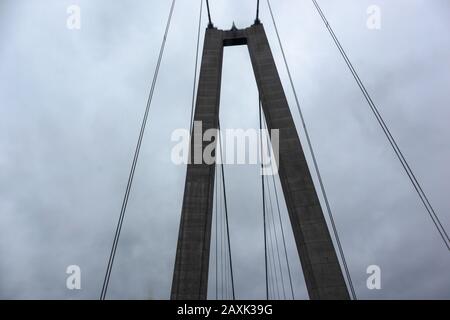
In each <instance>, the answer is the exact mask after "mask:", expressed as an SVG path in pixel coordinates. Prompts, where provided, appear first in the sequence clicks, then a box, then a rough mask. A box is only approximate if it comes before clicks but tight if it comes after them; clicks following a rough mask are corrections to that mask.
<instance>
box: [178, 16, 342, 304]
mask: <svg viewBox="0 0 450 320" xmlns="http://www.w3.org/2000/svg"><path fill="white" fill-rule="evenodd" d="M235 45H247V46H248V50H249V53H250V58H251V62H252V65H253V71H254V73H255V78H256V82H257V86H258V89H259V93H260V97H261V102H262V107H263V111H264V115H265V118H266V121H267V127H268V129H269V130H272V129H279V134H280V140H279V163H278V168H279V176H280V181H281V186H282V188H283V193H284V198H285V200H286V205H287V208H288V212H289V217H290V221H291V225H292V230H293V233H294V237H295V242H296V245H297V250H298V254H299V256H300V261H301V264H302V269H303V273H304V277H305V281H306V286H307V289H308V293H309V297H310V298H311V299H349V294H348V291H347V287H346V284H345V280H344V277H343V275H342V271H341V268H340V265H339V260H338V258H337V255H336V252H335V249H334V246H333V242H332V240H331V236H330V233H329V231H328V228H327V224H326V221H325V218H324V215H323V212H322V208H321V206H320V202H319V198H318V196H317V193H316V190H315V188H314V184H313V180H312V178H311V173H310V171H309V168H308V164H307V162H306V159H305V155H304V153H303V149H302V146H301V144H300V139H299V137H298V134H297V130H296V128H295V124H294V121H293V119H292V115H291V112H290V109H289V106H288V102H287V99H286V96H285V93H284V90H283V86H282V84H281V81H280V77H279V75H278V71H277V68H276V65H275V61H274V59H273V55H272V52H271V50H270V46H269V42H268V40H267V36H266V33H265V31H264V27H263V25H262V24H260V23H256V24H254V25H253V26H251V27H249V28H247V29H240V30H238V29H236V28H233V29H232V30H229V31H223V30H218V29H216V28H213V27H211V26H210V27H209V28H208V29H207V30H206V34H205V41H204V47H203V58H202V63H201V70H200V79H199V85H198V93H197V102H196V108H195V114H194V121H201V122H202V130H203V132H202V134H203V133H204V132H205V131H206V130H208V129H217V127H218V120H219V119H218V116H219V101H220V87H221V77H222V60H223V51H224V50H223V49H224V47H225V46H235ZM197 138H199V139H195V137H194V139H192V144H191V150H194V149H193V148H194V147H195V145H194V143H195V141H202V139H201V137H197ZM199 143H200V142H199ZM207 144H208V143H206V142H203V143H202V146H199V145H198V146H196V147H197V148H202V149H204V148H205V147H206V146H207ZM214 176H215V165H214V164H213V165H208V164H206V163H202V164H189V165H188V168H187V176H186V184H185V190H184V198H183V208H182V212H181V223H180V230H179V236H178V246H177V254H176V261H175V269H174V275H173V283H172V292H171V298H172V299H206V297H207V286H208V268H209V253H210V240H211V223H212V211H213V194H214V192H213V189H214Z"/></svg>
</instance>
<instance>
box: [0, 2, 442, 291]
mask: <svg viewBox="0 0 450 320" xmlns="http://www.w3.org/2000/svg"><path fill="white" fill-rule="evenodd" d="M170 2H171V1H169V0H158V1H156V0H152V1H148V0H134V1H107V0H84V1H83V0H78V1H77V0H71V1H66V0H41V1H31V0H28V1H26V0H20V1H18V0H3V1H1V2H0V38H1V39H2V45H1V46H0V298H12V299H18V298H26V299H29V298H45V299H48V298H62V299H82V298H88V299H97V298H98V297H99V295H100V291H101V286H102V281H103V277H104V273H105V269H106V264H107V258H108V255H109V251H110V246H111V243H112V239H113V232H114V230H115V225H116V223H117V219H118V215H119V211H120V206H121V202H122V197H123V192H124V189H125V186H126V181H127V178H128V172H129V167H130V164H131V160H132V155H133V152H134V147H135V144H136V139H137V136H138V133H139V126H140V122H141V119H142V115H143V112H144V108H145V103H146V99H147V95H148V92H149V87H150V83H151V79H152V76H153V71H154V68H155V65H156V61H157V57H158V50H159V47H160V44H161V40H162V36H163V31H164V27H165V22H166V19H167V16H168V12H169V8H170ZM255 2H256V1H253V0H249V1H237V0H233V1H230V0H211V11H212V12H211V14H212V17H213V20H214V23H215V25H216V26H218V27H219V28H221V29H229V28H230V27H231V25H232V23H233V21H234V22H235V23H236V25H237V27H247V26H249V25H251V24H252V22H253V19H254V15H255ZM71 4H76V5H79V6H80V8H81V29H80V30H69V29H68V28H67V27H66V20H67V17H68V14H67V13H66V9H67V7H68V6H69V5H71ZM320 4H321V5H322V7H323V10H324V12H325V14H327V16H328V19H329V21H330V23H331V24H332V25H333V26H334V28H335V32H336V33H337V35H338V37H339V38H340V39H341V42H342V44H343V46H344V47H345V48H346V49H347V51H348V54H349V56H350V58H351V59H352V61H353V63H354V66H355V67H356V68H357V69H358V70H359V72H360V76H361V78H362V79H363V81H364V82H365V83H366V85H367V88H368V90H369V91H370V92H371V93H372V95H373V99H374V100H375V102H376V103H377V104H378V106H379V109H380V111H381V113H382V114H383V115H384V117H385V120H386V122H387V123H388V125H389V126H390V128H391V131H392V133H393V134H394V135H395V137H397V139H398V143H399V145H400V146H401V148H402V150H403V152H404V154H405V156H406V157H407V158H408V159H409V161H410V164H411V166H412V168H413V170H414V171H415V173H416V175H417V177H418V178H419V180H420V181H421V182H422V185H423V187H424V189H425V190H426V192H427V194H428V196H429V198H430V200H431V201H432V203H433V205H434V207H435V209H436V211H437V212H438V214H439V215H440V217H441V220H442V222H443V224H444V225H445V226H446V228H447V230H450V213H449V211H450V201H449V196H448V190H450V170H449V169H448V163H449V159H450V126H449V125H448V123H449V119H450V108H449V102H450V97H449V94H448V92H449V90H448V87H449V83H450V72H449V71H450V60H449V56H450V38H449V37H448V30H449V29H450V2H449V1H448V0H390V1H387V0H384V1H382V0H339V1H331V0H321V1H320ZM373 4H375V5H378V6H379V7H380V8H381V14H382V15H381V18H382V20H381V29H380V30H370V29H368V28H367V26H366V20H367V18H368V15H367V13H366V10H367V8H368V7H369V6H370V5H373ZM272 6H273V9H274V11H275V14H276V16H277V19H278V27H279V31H280V35H281V37H282V39H283V42H284V46H285V51H286V55H287V58H288V61H289V63H290V66H291V71H292V74H293V78H294V83H295V86H296V89H297V91H298V93H299V95H300V100H301V103H302V106H303V109H304V113H305V118H306V121H307V124H308V127H309V129H310V135H311V139H312V143H313V145H314V147H315V150H316V153H317V157H318V162H319V166H320V168H321V170H322V174H323V179H324V183H325V187H326V189H327V192H328V196H329V200H330V203H331V206H332V208H333V211H334V215H335V220H336V224H337V227H338V230H339V233H340V236H341V241H342V245H343V247H344V251H345V253H346V257H347V263H348V265H349V268H350V272H351V275H352V278H353V281H354V284H355V288H356V292H357V295H358V297H359V298H361V299H364V298H366V299H376V298H387V299H393V298H426V299H430V298H447V299H448V298H450V272H449V270H450V254H449V252H448V251H447V250H446V249H445V247H444V246H443V243H442V241H441V240H440V238H439V236H438V234H437V232H436V230H435V229H434V226H433V224H432V222H431V219H430V218H429V217H428V215H427V214H426V211H425V210H424V208H423V206H422V205H421V203H420V202H419V199H418V197H417V195H416V194H415V193H414V190H413V188H412V186H411V184H410V183H409V180H408V179H407V177H406V175H405V173H404V172H403V171H402V168H401V165H400V163H399V162H398V160H397V159H396V158H395V156H394V153H393V151H392V149H390V147H389V146H388V143H387V141H386V138H385V137H384V136H383V134H382V131H381V129H380V128H379V126H378V124H377V123H376V121H375V119H374V116H373V115H372V114H371V112H370V110H369V108H368V106H367V105H366V103H365V101H364V99H363V96H362V95H361V93H360V92H359V91H358V87H357V86H356V84H355V82H354V81H353V79H352V77H351V74H350V73H349V72H348V70H347V69H346V66H345V64H344V62H343V60H342V58H341V57H340V56H339V54H338V51H337V49H336V48H335V47H334V44H333V42H332V39H331V38H330V36H329V34H328V33H327V32H326V29H325V27H324V25H323V23H322V21H321V20H320V17H319V16H318V14H317V13H316V12H315V10H314V7H313V5H312V2H311V1H310V0H301V1H298V0H297V1H288V0H283V1H281V0H272ZM198 12H199V1H192V0H189V1H188V0H178V1H177V4H176V7H175V12H174V17H173V24H172V26H171V28H170V33H169V37H168V40H167V47H166V52H165V56H164V59H163V62H162V66H161V70H160V76H159V79H158V84H157V88H156V92H155V96H154V99H153V103H152V107H151V112H150V118H149V122H148V127H147V131H146V134H145V137H144V143H143V147H142V152H141V157H140V160H139V164H138V167H137V171H136V177H135V181H134V185H133V189H132V194H131V198H130V202H129V206H128V211H127V215H126V218H125V223H124V226H123V232H122V237H121V240H120V244H119V248H118V252H117V256H116V262H115V265H114V268H113V271H112V275H111V283H110V288H109V292H108V297H110V298H120V299H130V298H137V299H148V298H151V299H156V298H161V299H166V298H168V297H169V294H170V286H171V281H172V272H173V264H174V259H175V249H176V241H177V236H178V226H179V220H180V213H181V204H182V196H183V189H184V179H185V172H186V167H185V166H176V165H174V164H173V163H172V162H171V158H170V152H171V148H172V147H173V145H174V143H173V142H171V140H170V137H171V133H172V132H173V131H174V130H175V129H178V128H186V127H188V125H189V114H190V103H191V94H192V84H193V73H194V61H195V44H196V31H197V23H198V20H197V19H198ZM204 14H205V12H204ZM203 18H204V20H203V21H204V23H203V27H202V28H205V27H206V21H205V19H206V16H205V15H204V16H203ZM261 20H262V22H263V24H264V25H265V28H266V32H267V34H268V37H269V41H270V43H271V46H272V50H273V53H274V56H275V59H276V63H277V66H278V68H279V72H280V76H281V78H282V81H283V85H284V89H285V91H286V95H287V97H288V100H289V103H290V107H291V110H292V113H293V115H294V117H295V121H296V123H297V129H298V131H299V135H300V137H301V140H302V142H303V143H304V142H305V140H304V134H303V131H302V130H301V127H300V122H299V117H298V113H297V111H296V107H295V104H294V102H295V101H294V99H293V94H292V90H291V88H290V87H289V85H288V84H289V82H288V78H287V72H286V69H285V67H284V64H283V61H282V57H281V54H280V50H279V46H278V43H277V42H276V38H275V34H274V30H273V26H272V24H271V21H270V17H269V14H268V10H267V6H266V3H265V1H262V4H261ZM202 39H203V34H202ZM257 98H258V95H257V90H256V84H255V80H254V75H253V71H252V69H251V65H250V59H249V56H248V51H247V49H246V48H245V47H233V48H226V49H225V56H224V69H223V82H222V97H221V124H222V127H223V128H243V129H247V128H257V127H258V113H257V103H258V102H257ZM307 157H308V160H309V159H310V156H309V153H308V154H307ZM225 172H226V178H227V180H226V182H227V188H228V204H229V215H230V229H231V231H230V232H231V246H232V253H233V262H234V265H233V267H234V275H235V282H236V295H237V297H238V298H264V295H265V292H264V286H265V284H264V269H263V267H264V252H263V245H262V241H261V239H262V214H261V186H260V177H259V168H258V167H257V166H226V168H225ZM282 215H283V219H284V222H285V230H286V233H287V241H288V253H289V258H290V262H291V269H292V273H293V280H294V290H295V295H296V298H298V299H306V298H307V293H306V289H305V285H304V280H303V276H302V271H301V267H300V262H299V258H298V255H297V253H296V249H295V245H294V243H293V236H292V230H291V228H290V225H289V220H288V218H287V213H286V209H285V207H284V205H283V206H282ZM213 239H214V235H213ZM213 256H214V246H212V254H211V257H213ZM69 265H79V266H80V267H81V270H82V282H81V285H82V289H81V290H68V289H67V288H66V277H67V276H68V275H67V274H66V268H67V266H69ZM369 265H378V266H380V268H381V279H382V280H381V281H382V289H381V290H368V289H367V287H366V279H367V277H368V275H367V274H366V268H367V267H368V266H369ZM212 266H213V265H212ZM213 269H214V267H212V268H211V277H210V279H211V281H210V286H209V289H210V297H211V298H213V297H214V292H215V280H214V275H215V274H214V273H213Z"/></svg>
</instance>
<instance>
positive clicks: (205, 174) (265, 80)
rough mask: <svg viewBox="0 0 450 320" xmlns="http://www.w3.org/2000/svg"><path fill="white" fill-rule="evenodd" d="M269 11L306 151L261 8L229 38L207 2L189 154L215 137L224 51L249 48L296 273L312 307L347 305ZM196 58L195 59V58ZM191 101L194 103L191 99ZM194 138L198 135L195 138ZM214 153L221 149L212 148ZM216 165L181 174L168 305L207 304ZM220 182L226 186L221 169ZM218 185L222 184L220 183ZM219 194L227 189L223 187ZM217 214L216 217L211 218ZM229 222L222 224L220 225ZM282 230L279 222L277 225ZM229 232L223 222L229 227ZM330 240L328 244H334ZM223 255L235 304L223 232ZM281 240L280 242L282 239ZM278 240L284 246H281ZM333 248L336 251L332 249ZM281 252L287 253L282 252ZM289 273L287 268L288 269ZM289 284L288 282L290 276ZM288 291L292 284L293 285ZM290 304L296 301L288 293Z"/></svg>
mask: <svg viewBox="0 0 450 320" xmlns="http://www.w3.org/2000/svg"><path fill="white" fill-rule="evenodd" d="M266 1H267V5H268V8H269V11H270V15H271V18H272V22H273V24H274V28H275V31H276V34H277V38H278V42H279V45H280V48H281V51H282V55H283V59H284V62H285V65H286V68H287V71H288V75H289V79H290V85H291V86H292V89H293V91H294V96H295V100H296V104H297V108H298V111H299V113H300V117H301V120H302V124H303V129H304V132H305V138H306V141H307V146H302V144H301V141H300V139H299V135H298V130H297V128H296V126H295V123H294V120H293V117H292V113H291V109H290V107H289V104H288V101H287V99H286V95H285V91H284V88H283V85H282V83H281V79H280V76H279V73H278V70H277V67H276V64H275V61H274V57H273V54H272V50H271V47H270V45H269V41H268V38H267V36H266V32H265V29H264V25H263V24H262V23H261V21H260V19H259V0H257V10H256V19H255V21H254V24H253V25H251V26H249V27H248V28H245V29H238V28H236V27H235V26H234V24H233V27H232V28H231V29H230V30H220V29H218V28H216V27H215V26H214V24H213V23H212V19H211V12H210V6H209V1H208V0H206V5H207V13H208V20H209V21H208V26H207V28H206V29H205V34H204V44H203V53H202V58H201V64H200V74H199V79H198V86H197V91H195V87H196V86H195V82H196V81H197V79H196V78H197V62H196V73H195V76H194V92H193V103H192V115H191V136H192V137H193V139H191V144H190V149H191V151H192V150H195V149H197V150H200V151H201V154H203V153H204V151H205V149H206V148H207V146H209V145H210V143H208V142H206V141H204V140H203V139H202V138H201V137H203V135H204V133H205V132H206V131H209V130H216V131H217V130H219V129H220V121H219V109H220V91H221V79H222V68H223V55H224V48H225V47H228V46H247V48H248V52H249V55H250V60H251V64H252V67H253V72H254V76H255V80H256V84H257V88H258V92H259V100H260V125H261V128H262V116H261V112H263V114H264V119H265V125H266V127H267V129H268V130H269V132H271V130H274V129H276V130H278V132H279V146H278V150H279V156H278V157H277V158H278V162H277V167H278V176H279V180H280V184H281V187H282V191H283V195H284V199H285V202H286V207H287V211H288V215H289V220H290V223H291V227H292V232H293V235H294V239H295V244H296V248H297V252H298V255H299V258H300V262H301V267H302V270H303V275H304V279H305V283H306V287H307V291H308V295H309V297H310V299H315V300H324V299H334V300H348V299H356V293H355V290H354V288H353V283H352V279H351V276H350V273H349V269H348V267H347V263H346V259H345V256H344V251H343V249H342V246H341V243H340V240H339V235H338V232H337V228H336V226H335V224H334V218H333V215H332V212H331V208H330V205H329V202H328V200H327V196H326V192H325V188H324V185H323V182H322V178H321V175H320V171H319V167H318V165H317V160H316V157H315V154H314V150H313V148H312V144H311V141H310V138H309V134H308V131H307V128H306V126H305V120H304V117H303V115H302V112H301V108H300V105H299V102H298V97H297V94H296V91H295V86H294V83H293V81H292V76H291V73H290V70H289V66H288V63H287V59H286V56H285V54H284V50H283V46H282V42H281V39H280V35H279V33H278V29H277V25H276V21H275V17H274V14H273V11H272V8H271V5H270V0H266ZM175 2H176V1H175V0H172V5H171V8H170V13H169V17H168V20H167V25H166V29H165V33H164V37H163V41H162V45H161V49H160V54H159V58H158V63H157V67H156V70H155V73H154V77H153V82H152V87H151V90H150V94H149V99H148V102H147V106H146V110H145V113H144V118H143V121H142V125H141V130H140V134H139V138H138V143H137V146H136V150H135V155H134V158H133V163H132V166H131V170H130V176H129V180H128V184H127V188H126V191H125V195H124V200H123V204H122V209H121V212H120V216H119V221H118V224H117V228H116V232H115V236H114V241H113V245H112V248H111V253H110V257H109V261H108V266H107V271H106V274H105V279H104V283H103V287H102V292H101V296H100V298H101V299H105V298H106V293H107V289H108V284H109V279H110V276H111V270H112V266H113V263H114V257H115V254H116V250H117V245H118V242H119V238H120V232H121V229H122V224H123V220H124V216H125V212H126V208H127V204H128V198H129V194H130V190H131V185H132V182H133V177H134V172H135V168H136V163H137V160H138V157H139V152H140V147H141V144H142V139H143V135H144V132H145V127H146V123H147V119H148V114H149V109H150V105H151V101H152V97H153V93H154V90H155V85H156V82H157V78H158V72H159V67H160V65H161V61H162V57H163V53H164V48H165V44H166V40H167V36H168V31H169V27H170V23H171V20H172V15H173V10H174V6H175ZM203 2H204V1H203V0H200V3H201V5H200V15H199V29H198V40H197V51H198V48H199V41H200V31H201V25H202V23H201V21H202V20H201V17H202V10H203V9H202V8H203ZM312 2H313V4H314V6H315V8H316V9H317V12H318V13H319V15H320V17H321V18H322V20H323V22H324V24H325V26H326V28H327V30H328V31H329V33H330V35H331V37H332V39H333V41H334V43H335V44H336V46H337V48H338V49H339V52H340V54H341V55H342V57H343V59H344V61H345V62H346V64H347V66H348V68H349V70H350V72H351V73H352V75H353V77H354V79H355V81H356V83H357V85H358V87H359V88H360V90H361V92H362V94H363V96H364V98H365V100H366V101H367V103H368V105H369V107H370V109H371V111H372V112H373V113H374V115H375V117H376V120H377V121H378V123H379V125H380V127H381V128H382V130H383V132H384V134H385V135H386V138H387V140H388V142H389V143H390V145H391V146H392V149H393V151H394V153H395V154H396V156H397V157H398V159H399V161H400V162H401V164H402V166H403V169H404V170H405V173H406V174H407V176H408V178H409V180H410V181H411V183H412V185H413V187H414V189H415V190H416V192H417V195H418V196H419V198H420V200H421V202H422V203H423V205H424V207H425V209H426V212H427V213H428V214H429V216H430V218H431V220H432V222H433V224H434V225H435V227H436V230H437V231H438V233H439V235H440V236H441V238H442V240H443V242H444V245H445V246H446V248H447V249H448V250H449V251H450V238H449V236H448V233H447V231H446V230H445V228H444V227H443V225H442V223H441V222H440V219H439V217H438V216H437V214H436V213H435V211H434V209H433V207H432V205H431V203H430V201H429V200H428V197H427V195H426V194H425V192H424V191H423V188H422V187H421V184H420V183H419V181H418V180H417V178H416V176H415V175H414V173H413V171H412V169H411V167H410V165H409V163H408V161H407V160H406V158H405V157H404V155H403V153H402V152H401V150H400V148H399V147H398V144H397V142H396V140H395V139H394V137H393V136H392V134H391V132H390V130H389V128H388V127H387V125H386V123H385V122H384V120H383V118H382V116H381V114H380V112H379V111H378V108H377V106H376V105H375V104H374V102H373V100H372V98H371V96H370V94H369V92H368V91H367V89H366V88H365V86H364V84H363V82H362V81H361V79H360V77H359V75H358V73H357V71H356V70H355V68H354V67H353V65H352V63H351V61H350V59H349V58H348V56H347V53H346V51H345V50H344V48H343V47H342V45H341V44H340V42H339V40H338V38H337V36H336V34H335V33H334V30H333V29H332V27H331V25H330V23H329V22H328V20H327V19H326V17H325V15H324V13H323V11H322V9H321V8H320V6H319V4H318V2H317V0H312ZM197 56H198V52H197ZM195 94H196V97H195ZM196 122H201V124H202V126H201V128H202V129H201V130H200V131H199V132H196V131H195V130H194V128H193V123H196ZM195 135H199V136H200V135H201V137H197V138H196V136H195ZM214 144H215V146H217V145H218V144H219V143H218V141H214ZM304 147H307V148H308V149H309V151H310V153H311V156H312V159H313V163H312V167H310V165H309V164H308V163H307V161H306V156H305V153H304ZM217 170H218V165H217V164H216V163H207V162H206V161H205V160H204V159H202V161H201V162H199V163H197V162H194V163H190V164H188V166H187V173H186V179H185V187H184V197H183V203H182V210H181V221H180V227H179V234H178V243H177V250H176V258H175V265H174V272H173V279H172V288H171V295H170V297H171V299H174V300H203V299H207V293H208V275H209V263H210V248H211V228H212V220H213V211H214V210H213V205H214V198H215V195H216V196H217V190H216V194H215V190H214V187H215V185H217V183H218V182H217V181H216V178H217ZM312 172H313V173H315V174H316V175H317V178H318V181H319V183H318V187H317V186H315V184H314V181H313V178H312V176H313V175H312ZM222 179H224V174H223V166H222ZM222 182H223V183H224V180H222ZM262 189H263V211H264V212H263V216H264V242H265V274H266V279H265V282H266V283H265V284H266V297H267V299H269V280H268V260H267V244H266V242H267V235H266V228H267V227H266V222H265V221H266V220H265V219H266V216H265V215H266V213H265V204H264V201H265V200H264V199H265V198H264V194H265V193H264V192H265V191H264V190H265V189H264V178H262ZM223 191H224V193H225V185H223ZM318 191H320V193H322V196H323V197H324V200H325V204H326V206H325V208H322V205H321V201H320V200H319V196H318ZM226 207H227V204H226V197H225V212H226V215H227V214H228V213H227V208H226ZM324 212H326V213H328V217H329V220H330V226H329V225H328V224H327V220H326V218H325V215H324ZM216 213H217V212H216ZM226 219H228V218H226ZM280 222H281V219H280ZM227 228H228V220H227ZM332 235H333V236H334V241H333V237H332ZM227 236H228V247H229V251H228V253H229V255H230V257H229V260H228V262H229V267H230V271H231V285H232V298H233V299H235V298H236V296H235V292H234V283H233V266H232V260H231V246H230V239H229V230H227ZM283 237H284V235H283ZM283 240H284V239H283ZM335 244H336V246H337V247H335ZM285 249H286V247H285ZM288 267H289V266H288ZM289 276H290V275H289ZM291 289H292V283H291ZM292 297H293V298H294V294H293V291H292Z"/></svg>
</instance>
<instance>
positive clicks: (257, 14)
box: [255, 0, 261, 24]
mask: <svg viewBox="0 0 450 320" xmlns="http://www.w3.org/2000/svg"><path fill="white" fill-rule="evenodd" d="M260 23H261V21H260V20H259V0H256V19H255V24H260Z"/></svg>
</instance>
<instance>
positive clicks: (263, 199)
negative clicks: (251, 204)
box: [258, 96, 269, 300]
mask: <svg viewBox="0 0 450 320" xmlns="http://www.w3.org/2000/svg"><path fill="white" fill-rule="evenodd" d="M258 109H259V128H260V130H261V128H262V114H261V96H260V97H259V107H258ZM262 145H263V144H262V137H261V135H260V146H261V150H260V154H261V187H262V189H261V190H262V202H263V224H264V266H265V273H266V299H267V300H269V279H268V273H267V234H266V233H267V232H266V229H267V228H266V197H265V193H264V175H263V169H264V166H263V163H262V159H263V152H262Z"/></svg>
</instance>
